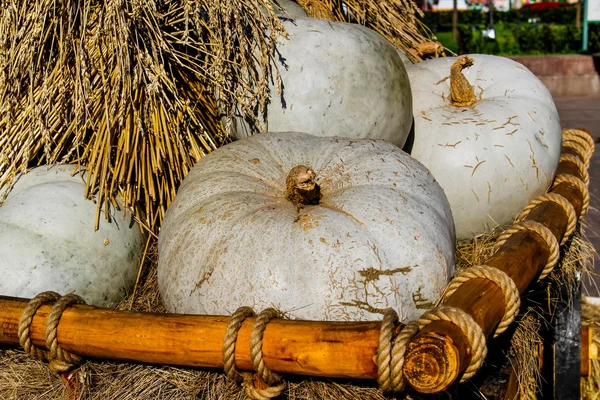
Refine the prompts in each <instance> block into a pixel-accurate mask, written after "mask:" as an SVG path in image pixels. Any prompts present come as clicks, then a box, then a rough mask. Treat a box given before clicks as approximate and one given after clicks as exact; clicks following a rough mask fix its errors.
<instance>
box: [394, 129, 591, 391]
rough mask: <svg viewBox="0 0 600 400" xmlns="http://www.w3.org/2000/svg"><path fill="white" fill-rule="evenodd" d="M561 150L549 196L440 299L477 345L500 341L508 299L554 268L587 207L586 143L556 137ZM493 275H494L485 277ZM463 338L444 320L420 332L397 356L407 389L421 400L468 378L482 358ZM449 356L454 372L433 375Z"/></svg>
mask: <svg viewBox="0 0 600 400" xmlns="http://www.w3.org/2000/svg"><path fill="white" fill-rule="evenodd" d="M563 142H565V143H568V145H563V154H562V156H561V158H560V162H559V166H558V169H557V173H556V177H557V179H555V181H554V182H553V185H552V186H551V189H550V191H549V193H546V194H544V195H542V196H540V197H538V198H536V199H533V200H532V201H531V202H530V204H528V205H527V206H526V207H525V209H524V210H523V212H522V213H521V215H520V216H519V217H518V218H517V221H516V222H515V224H514V225H513V226H512V227H510V228H508V229H507V230H506V231H505V233H504V234H503V235H501V236H500V238H499V241H498V243H497V245H496V247H495V253H494V254H493V255H492V256H491V258H490V259H489V260H487V261H486V263H485V266H483V268H482V267H478V268H475V269H473V272H472V273H471V272H470V271H469V270H470V269H467V270H465V272H463V273H461V274H458V275H457V276H456V277H455V279H454V280H453V281H452V282H450V284H449V286H448V287H449V289H450V290H449V291H447V293H446V296H445V297H444V298H443V301H442V303H443V305H442V306H441V307H444V308H445V309H448V308H451V309H452V308H453V309H458V310H462V311H463V312H465V313H466V314H468V315H470V316H471V317H472V319H473V321H474V322H475V323H476V324H477V325H478V327H479V328H480V329H481V331H482V332H483V334H484V335H485V338H491V337H492V336H495V335H496V334H499V333H501V332H502V331H503V330H504V329H506V328H507V326H508V325H507V323H510V322H511V321H512V319H514V316H515V315H516V313H517V312H518V307H515V302H516V300H515V297H514V295H513V294H514V293H515V292H516V291H518V293H519V295H522V294H523V292H524V291H525V290H526V289H527V287H528V286H529V285H530V284H531V283H532V282H534V281H536V280H538V279H543V278H544V277H546V276H547V275H548V274H549V273H550V272H551V270H552V268H554V266H555V265H556V263H557V261H558V253H559V249H558V246H557V243H560V244H561V245H564V244H565V243H566V242H567V241H568V240H569V238H570V236H571V235H572V233H573V232H574V230H575V227H576V224H577V222H578V220H579V218H580V217H581V215H582V214H583V213H584V212H585V209H586V208H587V206H588V204H589V193H588V189H587V184H588V183H589V176H588V173H587V170H586V165H589V158H590V157H591V155H592V154H593V152H594V147H593V146H594V143H593V140H592V138H591V136H590V135H589V133H588V132H586V131H582V130H572V129H571V130H566V131H564V137H563ZM494 269H496V270H497V271H498V272H494V273H491V274H486V272H488V271H492V270H494ZM475 272H477V273H475ZM511 281H512V283H511ZM511 293H512V294H511ZM439 308H440V307H438V308H437V309H439ZM435 310H436V309H435V308H434V309H433V310H431V312H435ZM469 335H470V334H468V333H467V331H466V330H465V329H464V328H461V327H459V326H458V325H457V324H456V323H455V322H454V321H449V320H435V321H431V322H430V323H429V324H427V325H424V326H422V327H421V330H420V332H419V334H418V335H416V336H415V338H414V339H413V340H412V341H411V343H410V344H409V345H408V351H407V354H406V355H405V363H404V371H403V372H404V377H405V379H406V381H407V383H408V384H409V385H410V386H411V387H412V388H413V389H414V390H416V391H418V392H421V393H438V392H441V391H443V390H445V389H446V388H448V386H449V385H450V384H452V383H453V382H454V381H455V380H456V379H458V378H459V377H460V376H461V375H462V379H461V380H465V379H468V378H469V377H471V376H473V375H474V373H475V372H476V369H477V368H478V367H479V366H480V365H481V363H482V359H481V355H482V354H485V353H482V349H481V347H480V346H479V344H478V345H477V346H475V345H474V344H473V340H472V339H471V338H470V337H469ZM448 348H451V349H452V351H451V352H448V351H447V349H448ZM455 354H458V355H459V363H458V364H459V367H458V368H456V369H455V370H453V371H452V376H451V377H450V378H449V377H448V376H447V374H446V375H444V376H442V374H441V373H439V372H438V371H447V370H449V369H451V367H450V365H452V364H453V363H454V362H455V360H454V357H455ZM432 366H433V367H432Z"/></svg>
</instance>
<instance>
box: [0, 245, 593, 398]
mask: <svg viewBox="0 0 600 400" xmlns="http://www.w3.org/2000/svg"><path fill="white" fill-rule="evenodd" d="M496 237H497V235H496V234H490V235H485V236H482V237H479V238H476V240H474V241H473V242H471V243H468V244H459V245H458V246H457V256H458V265H459V268H463V267H469V266H473V265H478V264H481V263H482V262H484V261H485V260H486V259H487V258H489V257H490V255H491V254H492V247H493V244H494V242H495V238H496ZM593 255H594V249H593V247H592V245H591V244H590V243H589V242H588V241H587V240H586V239H585V237H582V236H581V235H577V236H575V237H574V238H573V240H572V244H571V246H570V247H569V249H568V250H567V251H566V252H565V254H564V255H563V259H562V263H561V264H560V268H557V269H556V270H555V272H553V273H552V274H551V275H550V278H549V279H554V280H558V281H560V282H565V281H568V280H571V279H574V277H575V275H576V274H578V273H579V272H578V270H577V268H578V264H579V265H582V266H583V268H584V271H588V270H590V269H591V263H592V261H593ZM156 256H157V255H156V243H155V242H154V243H153V244H152V246H151V247H150V249H149V251H148V254H147V257H146V264H145V266H144V272H143V274H142V276H141V279H140V283H139V285H138V287H137V289H136V291H135V294H134V295H130V296H129V297H127V298H126V299H124V300H123V301H122V302H121V303H120V304H119V305H118V307H117V308H118V309H121V310H133V311H140V312H165V309H164V306H163V305H162V302H161V300H160V295H159V293H158V285H157V280H156V261H157V257H156ZM540 291H542V292H544V293H547V292H546V289H545V287H544V286H543V285H536V286H534V287H533V288H532V289H531V290H530V291H529V292H528V293H527V294H526V296H524V304H526V305H527V307H522V310H524V311H523V312H522V314H521V316H520V318H519V320H518V322H517V323H515V324H513V326H512V327H511V329H510V330H509V331H508V332H506V333H505V334H504V335H502V336H501V337H499V338H498V339H496V340H495V341H494V343H495V345H492V346H490V353H489V354H488V358H487V360H486V364H484V367H483V368H482V369H481V370H480V371H479V373H478V374H477V375H476V376H475V377H474V378H473V379H471V380H470V381H467V382H465V383H464V384H462V385H458V386H453V387H452V388H451V389H449V390H448V391H447V392H445V393H442V394H439V395H437V396H435V397H434V398H441V399H447V398H460V399H469V398H480V399H496V398H500V397H499V396H501V395H502V393H503V390H504V389H505V388H506V385H507V383H508V378H509V375H510V369H511V366H512V365H516V366H518V370H519V376H518V378H519V382H520V387H521V390H522V392H523V393H535V389H536V388H537V387H538V385H539V384H540V379H541V378H540V376H539V369H538V364H537V363H538V358H537V354H536V353H535V351H534V349H535V347H536V344H537V343H538V342H539V341H540V340H541V339H540V338H539V335H538V334H537V332H538V331H539V327H540V324H543V323H544V322H545V320H547V319H548V315H551V312H550V313H548V309H547V305H546V304H544V305H541V306H540V305H539V292H540ZM546 295H547V296H550V294H549V293H547V294H546ZM528 299H530V301H528ZM548 300H549V301H548V304H549V303H550V300H551V299H548ZM583 313H584V318H587V319H588V320H592V321H595V322H594V323H596V324H597V325H598V326H600V311H599V310H597V309H594V308H591V306H589V305H588V306H584V309H583ZM594 368H595V370H594V371H595V372H596V374H593V377H594V376H595V379H596V380H593V377H590V378H587V379H584V380H582V388H583V390H584V391H586V390H587V391H588V392H589V391H590V390H593V391H594V392H592V393H597V391H598V389H599V388H600V377H598V374H599V372H600V364H599V363H598V362H597V361H594ZM286 379H287V381H288V386H287V388H286V391H285V392H284V396H283V398H289V399H385V398H389V397H386V396H384V395H383V393H382V392H381V391H380V390H379V389H378V388H377V387H376V382H374V381H373V382H372V381H364V382H363V381H352V382H350V381H343V380H328V379H326V380H320V379H316V378H303V377H287V376H286ZM68 386H69V389H67V385H65V383H64V382H63V381H62V380H61V377H60V376H59V375H57V374H54V373H52V372H50V370H49V369H48V368H47V367H46V366H45V364H44V363H42V362H40V361H38V360H35V359H33V358H32V357H30V356H28V355H26V354H24V353H23V352H22V351H20V350H13V349H10V350H9V349H7V350H3V351H0V399H3V400H4V399H6V400H17V399H18V400H22V399H23V400H24V399H31V400H42V399H66V400H67V399H78V400H79V399H81V400H84V399H85V400H92V399H98V400H99V399H127V400H129V399H130V400H134V399H135V400H144V399H147V400H150V399H173V400H187V399H210V400H217V399H245V398H246V397H245V395H244V392H243V390H242V389H240V388H239V387H238V386H236V385H235V384H233V383H231V382H229V381H227V380H226V378H225V375H224V374H223V373H222V372H221V371H215V370H198V369H192V368H175V367H168V366H163V367H160V366H149V365H142V364H129V363H113V362H104V361H92V360H88V361H86V362H84V363H83V364H82V365H81V366H80V367H79V368H78V369H77V370H76V373H75V374H74V376H73V378H72V381H71V382H70V383H69V384H68ZM411 396H412V397H411ZM594 396H597V395H594ZM397 398H407V399H410V398H415V399H416V398H419V396H417V395H414V394H412V395H407V394H401V395H399V396H398V397H397ZM428 398H432V397H431V396H430V397H428ZM588 398H600V397H593V396H591V397H588Z"/></svg>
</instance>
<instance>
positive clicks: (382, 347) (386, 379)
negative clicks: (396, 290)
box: [377, 308, 398, 392]
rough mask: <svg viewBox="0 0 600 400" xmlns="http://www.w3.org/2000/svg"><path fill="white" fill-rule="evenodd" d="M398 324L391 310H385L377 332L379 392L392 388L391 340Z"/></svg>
mask: <svg viewBox="0 0 600 400" xmlns="http://www.w3.org/2000/svg"><path fill="white" fill-rule="evenodd" d="M397 324H398V314H397V313H396V311H394V310H393V309H391V308H388V309H387V310H385V313H384V314H383V321H381V328H380V331H379V347H378V348H377V383H379V387H380V388H381V390H383V391H384V392H385V391H388V390H390V389H391V387H392V370H391V360H392V339H393V336H394V329H395V328H396V325H397Z"/></svg>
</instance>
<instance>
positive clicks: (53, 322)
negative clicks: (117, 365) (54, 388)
mask: <svg viewBox="0 0 600 400" xmlns="http://www.w3.org/2000/svg"><path fill="white" fill-rule="evenodd" d="M53 302H54V303H55V304H54V306H53V307H52V311H50V314H49V315H48V319H47V320H46V346H47V347H48V349H50V350H49V351H45V350H43V349H41V348H38V347H36V346H34V345H33V343H32V342H31V323H32V322H33V317H34V315H35V314H36V312H37V310H38V309H39V308H40V307H41V306H42V305H44V304H48V303H53ZM72 304H85V302H84V301H83V299H82V298H81V297H79V296H77V295H76V294H68V295H66V296H62V297H61V295H60V294H58V293H56V292H42V293H40V294H38V295H37V296H35V297H34V298H33V299H31V300H30V301H29V303H27V306H26V307H25V309H24V310H23V313H22V314H21V319H20V320H19V328H18V335H19V343H20V345H21V347H23V349H24V350H25V352H27V353H28V354H30V355H32V356H33V357H36V358H39V359H41V360H47V361H49V365H48V366H49V367H50V369H51V370H52V371H54V372H65V371H68V370H69V369H71V368H72V367H73V365H75V364H77V363H79V362H80V361H81V358H80V357H79V356H77V355H75V354H72V353H69V352H67V351H65V350H64V349H63V348H61V347H60V345H59V343H58V337H57V331H58V324H59V322H60V318H61V316H62V313H63V312H64V310H65V309H66V308H67V307H69V306H70V305H72Z"/></svg>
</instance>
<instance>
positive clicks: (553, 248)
mask: <svg viewBox="0 0 600 400" xmlns="http://www.w3.org/2000/svg"><path fill="white" fill-rule="evenodd" d="M521 231H531V232H534V233H537V234H538V235H539V236H541V237H542V239H544V241H545V242H546V245H547V246H548V250H549V251H550V254H549V255H548V261H547V262H546V265H545V266H544V269H543V270H542V273H541V275H540V277H539V278H538V280H542V279H544V278H545V277H546V276H548V274H549V273H550V272H552V270H553V269H554V267H555V266H556V264H557V263H558V260H559V258H560V245H559V244H558V240H556V236H554V234H553V233H552V231H551V230H550V229H549V228H548V227H547V226H546V225H544V224H542V223H539V222H537V221H532V220H526V221H521V222H517V223H515V224H513V225H512V226H511V227H510V228H508V229H507V230H505V231H504V232H503V233H502V235H500V237H498V240H497V241H496V244H495V245H494V253H495V252H497V251H498V250H500V248H501V247H502V246H503V245H504V243H506V241H507V240H508V238H509V237H511V236H512V235H514V234H515V233H517V232H521Z"/></svg>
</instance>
